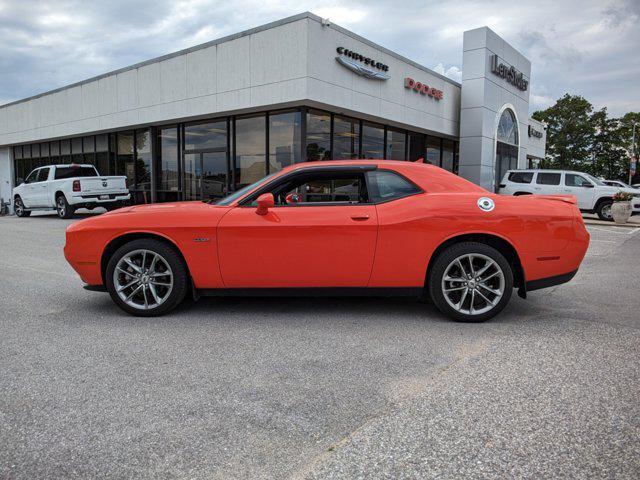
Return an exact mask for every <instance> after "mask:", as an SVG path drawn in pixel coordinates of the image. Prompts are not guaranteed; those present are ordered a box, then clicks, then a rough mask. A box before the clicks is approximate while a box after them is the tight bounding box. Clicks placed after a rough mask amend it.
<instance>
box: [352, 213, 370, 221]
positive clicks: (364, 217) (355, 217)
mask: <svg viewBox="0 0 640 480" xmlns="http://www.w3.org/2000/svg"><path fill="white" fill-rule="evenodd" d="M351 220H355V221H356V222H363V221H364V220H369V214H367V213H365V214H361V215H351Z"/></svg>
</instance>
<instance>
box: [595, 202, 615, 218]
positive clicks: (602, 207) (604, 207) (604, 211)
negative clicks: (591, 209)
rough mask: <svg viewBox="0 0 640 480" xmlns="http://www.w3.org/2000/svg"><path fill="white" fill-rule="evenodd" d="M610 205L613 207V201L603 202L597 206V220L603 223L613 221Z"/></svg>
mask: <svg viewBox="0 0 640 480" xmlns="http://www.w3.org/2000/svg"><path fill="white" fill-rule="evenodd" d="M611 205H613V200H603V201H602V202H600V203H599V204H598V208H596V213H597V214H598V218H600V220H604V221H605V222H611V221H613V215H612V214H611Z"/></svg>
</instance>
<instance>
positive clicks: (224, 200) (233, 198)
mask: <svg viewBox="0 0 640 480" xmlns="http://www.w3.org/2000/svg"><path fill="white" fill-rule="evenodd" d="M276 173H277V172H276ZM275 175H276V174H275V173H272V174H271V175H267V176H266V177H264V178H261V179H260V180H258V181H257V182H254V183H252V184H251V185H247V186H246V187H242V188H241V189H240V190H238V191H236V192H233V193H232V194H231V195H227V196H226V197H224V198H221V199H220V200H218V201H217V202H216V203H215V204H216V205H230V204H232V203H233V202H235V201H236V200H238V199H239V198H240V197H242V196H243V195H244V194H245V193H247V192H250V191H251V190H253V189H254V188H255V187H257V186H258V185H260V184H261V183H262V182H264V181H265V180H268V179H269V178H271V177H273V176H275Z"/></svg>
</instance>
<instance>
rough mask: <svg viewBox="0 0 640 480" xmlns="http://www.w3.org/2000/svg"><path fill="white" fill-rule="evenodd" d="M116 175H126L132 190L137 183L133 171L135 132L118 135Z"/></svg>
mask: <svg viewBox="0 0 640 480" xmlns="http://www.w3.org/2000/svg"><path fill="white" fill-rule="evenodd" d="M113 174H114V175H125V176H126V177H127V185H128V186H129V188H132V187H133V185H134V182H135V175H134V170H133V132H120V133H118V146H117V157H116V165H115V169H114V172H113Z"/></svg>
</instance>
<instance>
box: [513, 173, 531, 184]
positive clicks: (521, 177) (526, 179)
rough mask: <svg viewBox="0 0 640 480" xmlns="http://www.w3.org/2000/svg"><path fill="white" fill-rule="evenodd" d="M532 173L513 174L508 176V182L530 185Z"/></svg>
mask: <svg viewBox="0 0 640 480" xmlns="http://www.w3.org/2000/svg"><path fill="white" fill-rule="evenodd" d="M531 180H533V172H513V173H510V174H509V181H510V182H513V183H531Z"/></svg>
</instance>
